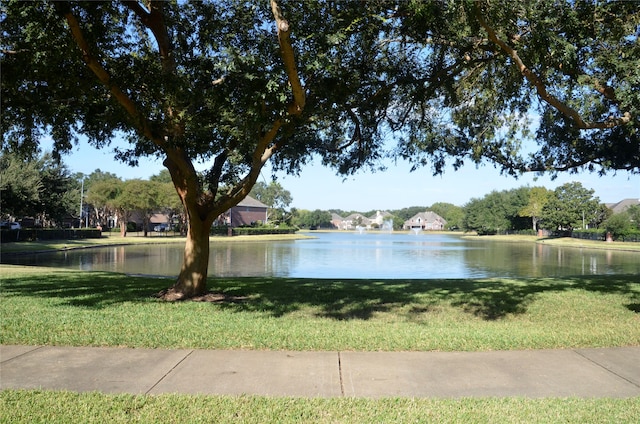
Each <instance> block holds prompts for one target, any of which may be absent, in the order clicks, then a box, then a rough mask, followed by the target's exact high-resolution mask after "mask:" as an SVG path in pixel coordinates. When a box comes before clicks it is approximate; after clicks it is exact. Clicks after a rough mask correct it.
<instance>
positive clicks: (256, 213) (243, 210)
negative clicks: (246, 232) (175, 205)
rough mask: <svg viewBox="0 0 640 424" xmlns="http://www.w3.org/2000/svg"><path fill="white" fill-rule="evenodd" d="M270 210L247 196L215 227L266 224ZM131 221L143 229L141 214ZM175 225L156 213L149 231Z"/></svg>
mask: <svg viewBox="0 0 640 424" xmlns="http://www.w3.org/2000/svg"><path fill="white" fill-rule="evenodd" d="M268 209H269V208H268V206H267V205H265V204H264V203H262V202H260V201H258V200H256V199H254V198H253V197H250V196H247V197H245V198H244V199H243V200H242V201H241V202H240V203H238V204H237V205H236V206H234V207H232V208H231V209H230V210H228V211H227V212H225V213H223V214H222V215H220V216H219V217H218V219H217V220H216V221H215V223H214V224H213V225H228V226H230V227H240V226H242V225H251V224H255V223H256V222H263V223H266V222H267V210H268ZM129 221H131V222H135V223H136V224H137V225H138V227H141V226H142V224H143V222H144V218H143V216H142V214H141V213H140V212H138V211H136V212H134V213H133V214H132V215H131V217H130V218H129ZM174 224H175V223H172V222H171V221H170V219H169V216H168V215H166V214H164V213H154V214H153V215H151V218H150V219H149V231H153V229H154V228H155V227H157V226H166V227H167V228H169V227H171V226H172V225H174ZM114 226H115V224H114Z"/></svg>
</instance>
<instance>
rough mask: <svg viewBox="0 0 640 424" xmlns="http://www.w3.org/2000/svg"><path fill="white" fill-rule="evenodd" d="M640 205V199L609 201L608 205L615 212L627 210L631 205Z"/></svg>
mask: <svg viewBox="0 0 640 424" xmlns="http://www.w3.org/2000/svg"><path fill="white" fill-rule="evenodd" d="M633 205H638V206H640V199H624V200H621V201H619V202H618V203H608V204H607V207H608V208H609V209H611V210H612V211H613V213H620V212H623V211H625V210H626V209H627V208H628V207H629V206H633Z"/></svg>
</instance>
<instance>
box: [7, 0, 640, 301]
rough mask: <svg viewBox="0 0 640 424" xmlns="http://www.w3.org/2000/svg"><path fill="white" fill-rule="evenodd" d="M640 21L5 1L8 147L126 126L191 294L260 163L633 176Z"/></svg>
mask: <svg viewBox="0 0 640 424" xmlns="http://www.w3.org/2000/svg"><path fill="white" fill-rule="evenodd" d="M638 15H639V14H638V13H637V10H636V9H635V6H634V5H632V4H631V3H625V2H595V1H579V2H567V3H562V2H552V1H533V2H523V3H517V2H516V3H513V2H509V3H506V2H485V1H480V0H478V1H470V0H467V1H461V2H442V1H437V2H436V1H434V2H424V1H398V2H397V3H394V2H392V1H382V0H381V1H374V0H372V1H368V2H360V1H342V2H334V1H318V2H308V1H293V0H291V1H289V0H282V1H277V0H271V1H270V2H269V3H267V2H266V1H265V2H262V3H254V2H245V1H239V0H226V1H225V0H220V1H210V2H206V1H202V2H161V1H157V2H156V1H144V2H137V1H121V2H64V1H61V2H21V1H5V2H3V6H2V11H1V17H2V32H3V34H2V69H3V72H2V102H3V104H2V108H3V115H4V116H3V120H2V136H3V145H6V146H8V147H10V148H12V149H22V150H33V149H37V145H38V142H39V140H40V138H41V136H42V135H43V134H45V133H46V134H49V135H51V137H52V138H53V139H54V141H55V145H56V149H57V150H56V152H65V151H68V150H69V149H70V148H71V147H72V145H73V142H74V140H75V138H76V136H77V135H78V134H83V135H84V136H86V137H88V138H89V140H90V141H91V142H92V143H93V144H94V145H96V146H98V147H103V146H105V145H106V144H108V143H109V141H110V140H111V138H112V137H113V136H114V135H115V134H120V135H121V136H122V137H124V138H126V139H127V140H129V141H130V142H131V144H130V146H131V147H130V149H124V150H121V151H119V152H118V157H119V158H121V159H123V160H125V161H128V162H130V163H132V164H135V162H136V159H137V158H138V157H139V156H141V155H158V156H160V157H162V158H163V159H164V164H165V166H166V167H167V169H168V170H169V172H170V174H171V179H172V181H173V184H174V186H175V188H176V191H177V193H178V195H179V197H180V199H181V202H182V204H183V206H184V209H185V211H186V215H187V221H188V232H187V242H186V246H185V254H184V263H183V265H182V268H181V271H180V274H179V277H178V279H177V281H176V283H175V285H174V286H173V287H172V288H171V289H170V290H168V291H167V293H166V294H165V295H166V298H169V299H179V298H186V297H190V296H194V295H198V294H202V293H203V292H204V291H205V290H206V275H207V271H208V269H207V265H208V253H209V244H208V243H209V239H208V233H209V231H208V230H209V227H210V225H211V223H212V222H213V220H214V219H215V218H216V217H217V216H218V215H219V214H221V213H222V212H224V211H226V210H227V209H229V208H230V207H231V206H233V205H235V204H237V203H238V202H239V201H240V200H242V198H243V197H244V196H246V195H247V193H249V191H250V190H251V188H252V186H253V185H254V184H255V182H256V180H257V178H258V175H259V173H260V170H261V169H262V167H263V165H264V164H265V163H266V162H267V161H269V160H271V161H272V162H273V168H274V169H275V170H276V171H279V170H285V171H288V172H297V171H298V170H299V169H300V166H302V165H304V164H305V163H306V162H307V161H308V160H309V159H310V158H311V157H312V155H314V154H320V155H321V157H322V160H323V163H324V164H326V165H331V166H334V167H335V168H336V169H337V170H338V171H339V172H341V173H350V172H354V171H355V170H357V169H359V168H362V167H363V166H367V165H371V166H375V165H376V163H377V160H378V159H380V158H382V157H384V156H385V155H387V154H390V155H393V156H400V157H406V158H409V159H410V160H413V161H414V162H415V163H416V165H417V166H419V165H424V164H430V165H432V166H433V168H434V172H441V171H442V169H443V168H444V166H445V164H446V162H447V160H448V158H449V157H453V158H454V166H460V165H461V164H462V163H463V162H464V161H465V160H471V161H474V162H481V161H483V160H484V159H488V160H491V161H493V162H494V163H496V164H497V166H499V167H500V168H501V169H502V170H504V171H506V172H510V173H514V174H515V173H518V172H521V171H523V170H526V169H531V170H541V171H542V170H549V169H550V170H555V169H559V170H563V169H577V168H576V167H578V168H579V167H582V166H586V167H598V166H599V168H598V169H600V170H606V169H609V168H615V169H627V170H631V171H635V172H637V171H638V170H639V165H640V151H639V147H638V146H639V145H640V143H638V126H639V124H638V113H637V112H638V107H640V106H638V105H640V93H638V90H636V89H635V88H636V87H638V85H639V82H640V76H639V75H640V74H639V72H640V71H638V66H637V65H638V64H637V61H638V59H637V58H638V57H640V52H639V51H638V50H639V47H638V43H637V37H638V30H637V27H638V22H639V20H640V17H639V16H638ZM532 112H533V114H532ZM536 114H537V115H536ZM528 116H540V117H541V119H540V121H541V125H540V127H539V130H538V132H537V136H538V138H537V140H538V141H539V142H540V146H539V147H538V149H537V150H534V153H533V155H532V156H531V157H528V156H527V155H524V154H520V153H519V150H518V149H519V147H520V140H521V138H522V137H526V136H527V135H528V131H527V129H528V128H529V122H528V121H529V120H528V119H527V117H528ZM393 135H397V138H396V140H397V141H398V142H397V144H396V145H393V144H391V143H390V141H389V137H388V136H393ZM195 161H204V162H206V163H209V164H210V165H211V166H210V168H209V169H208V170H207V171H206V172H204V173H203V174H199V173H197V172H196V171H195V168H194V165H193V164H194V162H195Z"/></svg>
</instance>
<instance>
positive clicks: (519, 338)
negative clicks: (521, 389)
mask: <svg viewBox="0 0 640 424" xmlns="http://www.w3.org/2000/svg"><path fill="white" fill-rule="evenodd" d="M0 276H1V278H2V282H1V283H2V284H1V287H0V317H2V319H1V320H0V343H3V344H29V345H35V344H45V345H71V346H130V347H164V348H218V349H232V348H233V349H273V350H280V349H285V350H289V349H291V350H342V351H345V350H365V351H366V350H369V351H371V350H374V351H375V350H388V351H390V350H442V351H446V350H496V349H536V348H553V347H557V348H570V347H598V346H637V345H640V283H639V282H638V277H637V276H589V277H573V278H562V279H553V278H546V279H520V280H507V279H489V280H486V279H484V280H433V281H432V280H406V281H395V280H388V281H379V280H354V281H347V280H312V279H278V278H262V279H260V278H225V279H215V280H211V281H210V285H211V287H212V289H215V290H217V291H219V292H222V293H224V294H225V295H226V300H225V301H222V302H219V303H211V302H179V303H164V302H160V301H158V300H155V299H153V298H151V297H150V294H152V293H154V292H156V291H158V290H160V289H162V288H165V287H166V286H167V285H169V284H170V281H169V280H164V279H152V278H143V277H128V276H125V275H122V274H113V273H105V272H81V271H69V270H61V269H50V268H30V267H19V266H0ZM639 420H640V397H636V398H631V399H575V398H568V399H566V398H558V399H555V398H551V399H523V398H465V399H455V400H454V399H448V400H447V399H412V398H399V399H398V398H389V399H362V398H331V399H323V398H287V397H261V396H193V395H178V394H174V395H158V396H151V395H126V394H122V395H108V394H100V393H70V392H66V391H40V390H4V391H1V392H0V423H67V422H82V423H103V422H109V423H120V422H143V423H155V422H203V423H204V422H238V423H271V422H273V423H276V422H277V423H294V422H295V423H298V422H313V423H363V422H398V423H403V422H407V423H409V422H438V423H441V422H442V423H447V422H450V423H495V422H501V423H502V422H509V423H547V422H570V423H600V422H611V423H636V422H638V421H639Z"/></svg>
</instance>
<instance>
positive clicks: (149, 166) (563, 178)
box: [43, 143, 640, 212]
mask: <svg viewBox="0 0 640 424" xmlns="http://www.w3.org/2000/svg"><path fill="white" fill-rule="evenodd" d="M43 148H44V149H47V145H46V143H45V144H43ZM49 149H50V147H49ZM63 161H64V163H65V164H67V166H68V167H69V168H70V169H71V171H72V172H82V173H84V174H90V173H91V172H93V171H94V170H96V169H98V168H99V169H100V170H102V171H103V172H112V173H114V174H116V175H118V176H120V177H121V178H123V179H131V178H143V179H147V178H149V177H150V176H152V175H154V174H157V173H159V172H160V171H161V170H162V169H163V166H162V161H161V160H156V159H148V158H144V159H141V160H140V166H139V167H135V168H132V167H129V166H127V165H125V164H122V163H120V162H117V161H115V160H114V159H113V153H112V152H111V149H110V148H105V149H102V150H97V149H95V148H94V147H92V146H90V145H88V144H87V143H80V144H79V145H78V146H77V147H76V148H74V150H73V152H72V153H71V154H69V155H66V156H64V157H63ZM196 167H197V166H196ZM197 168H198V167H197ZM410 168H411V166H410V165H409V164H408V163H406V162H398V163H397V165H393V164H390V165H389V168H388V169H387V170H386V171H384V172H376V173H371V172H360V173H358V174H356V175H354V176H350V177H348V178H346V179H345V178H344V177H340V176H336V175H335V172H334V171H332V170H331V169H328V168H325V167H323V166H322V165H321V164H320V160H315V161H314V162H313V163H311V164H308V165H307V166H306V167H305V168H304V169H303V170H302V173H301V174H300V176H289V175H286V174H284V173H282V174H278V182H279V183H280V184H281V185H282V186H283V187H284V188H285V189H286V190H289V192H291V195H292V197H293V202H292V204H291V205H290V207H295V208H298V209H309V210H313V209H324V210H326V209H342V210H345V211H351V210H355V211H362V212H366V211H370V210H376V209H377V210H393V209H401V208H405V207H409V206H430V205H432V204H433V203H435V202H449V203H453V204H455V205H459V206H462V205H464V204H465V203H466V202H468V201H469V200H470V199H472V198H481V197H483V196H484V195H485V194H487V193H489V192H491V191H493V190H508V189H512V188H517V187H521V186H526V185H529V186H544V187H547V188H549V189H554V188H555V187H557V186H559V185H562V184H564V183H567V182H572V181H578V182H580V183H582V185H583V186H584V187H586V188H588V189H593V190H594V191H595V196H598V197H599V198H600V201H602V202H604V203H616V202H618V201H620V200H622V199H627V198H635V199H640V175H632V174H629V173H627V172H618V173H617V174H616V175H614V174H613V173H610V174H609V175H606V176H603V177H600V176H598V175H597V174H595V173H580V174H560V176H559V177H558V178H557V179H555V180H551V178H550V177H547V176H543V177H537V176H536V175H533V174H527V175H524V176H522V177H520V178H518V179H515V178H513V177H508V176H502V175H500V173H499V171H497V170H496V169H494V168H493V166H492V165H485V166H482V167H480V168H476V167H475V166H474V165H465V166H464V167H463V168H462V169H460V170H458V171H454V170H453V168H451V169H447V170H446V171H445V173H444V175H442V176H435V177H434V176H432V175H431V172H430V169H429V168H423V169H418V170H417V171H414V172H410ZM199 169H200V168H199ZM260 178H261V181H264V182H267V183H268V182H270V181H271V172H270V170H268V169H267V170H265V171H263V173H262V176H261V177H260Z"/></svg>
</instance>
